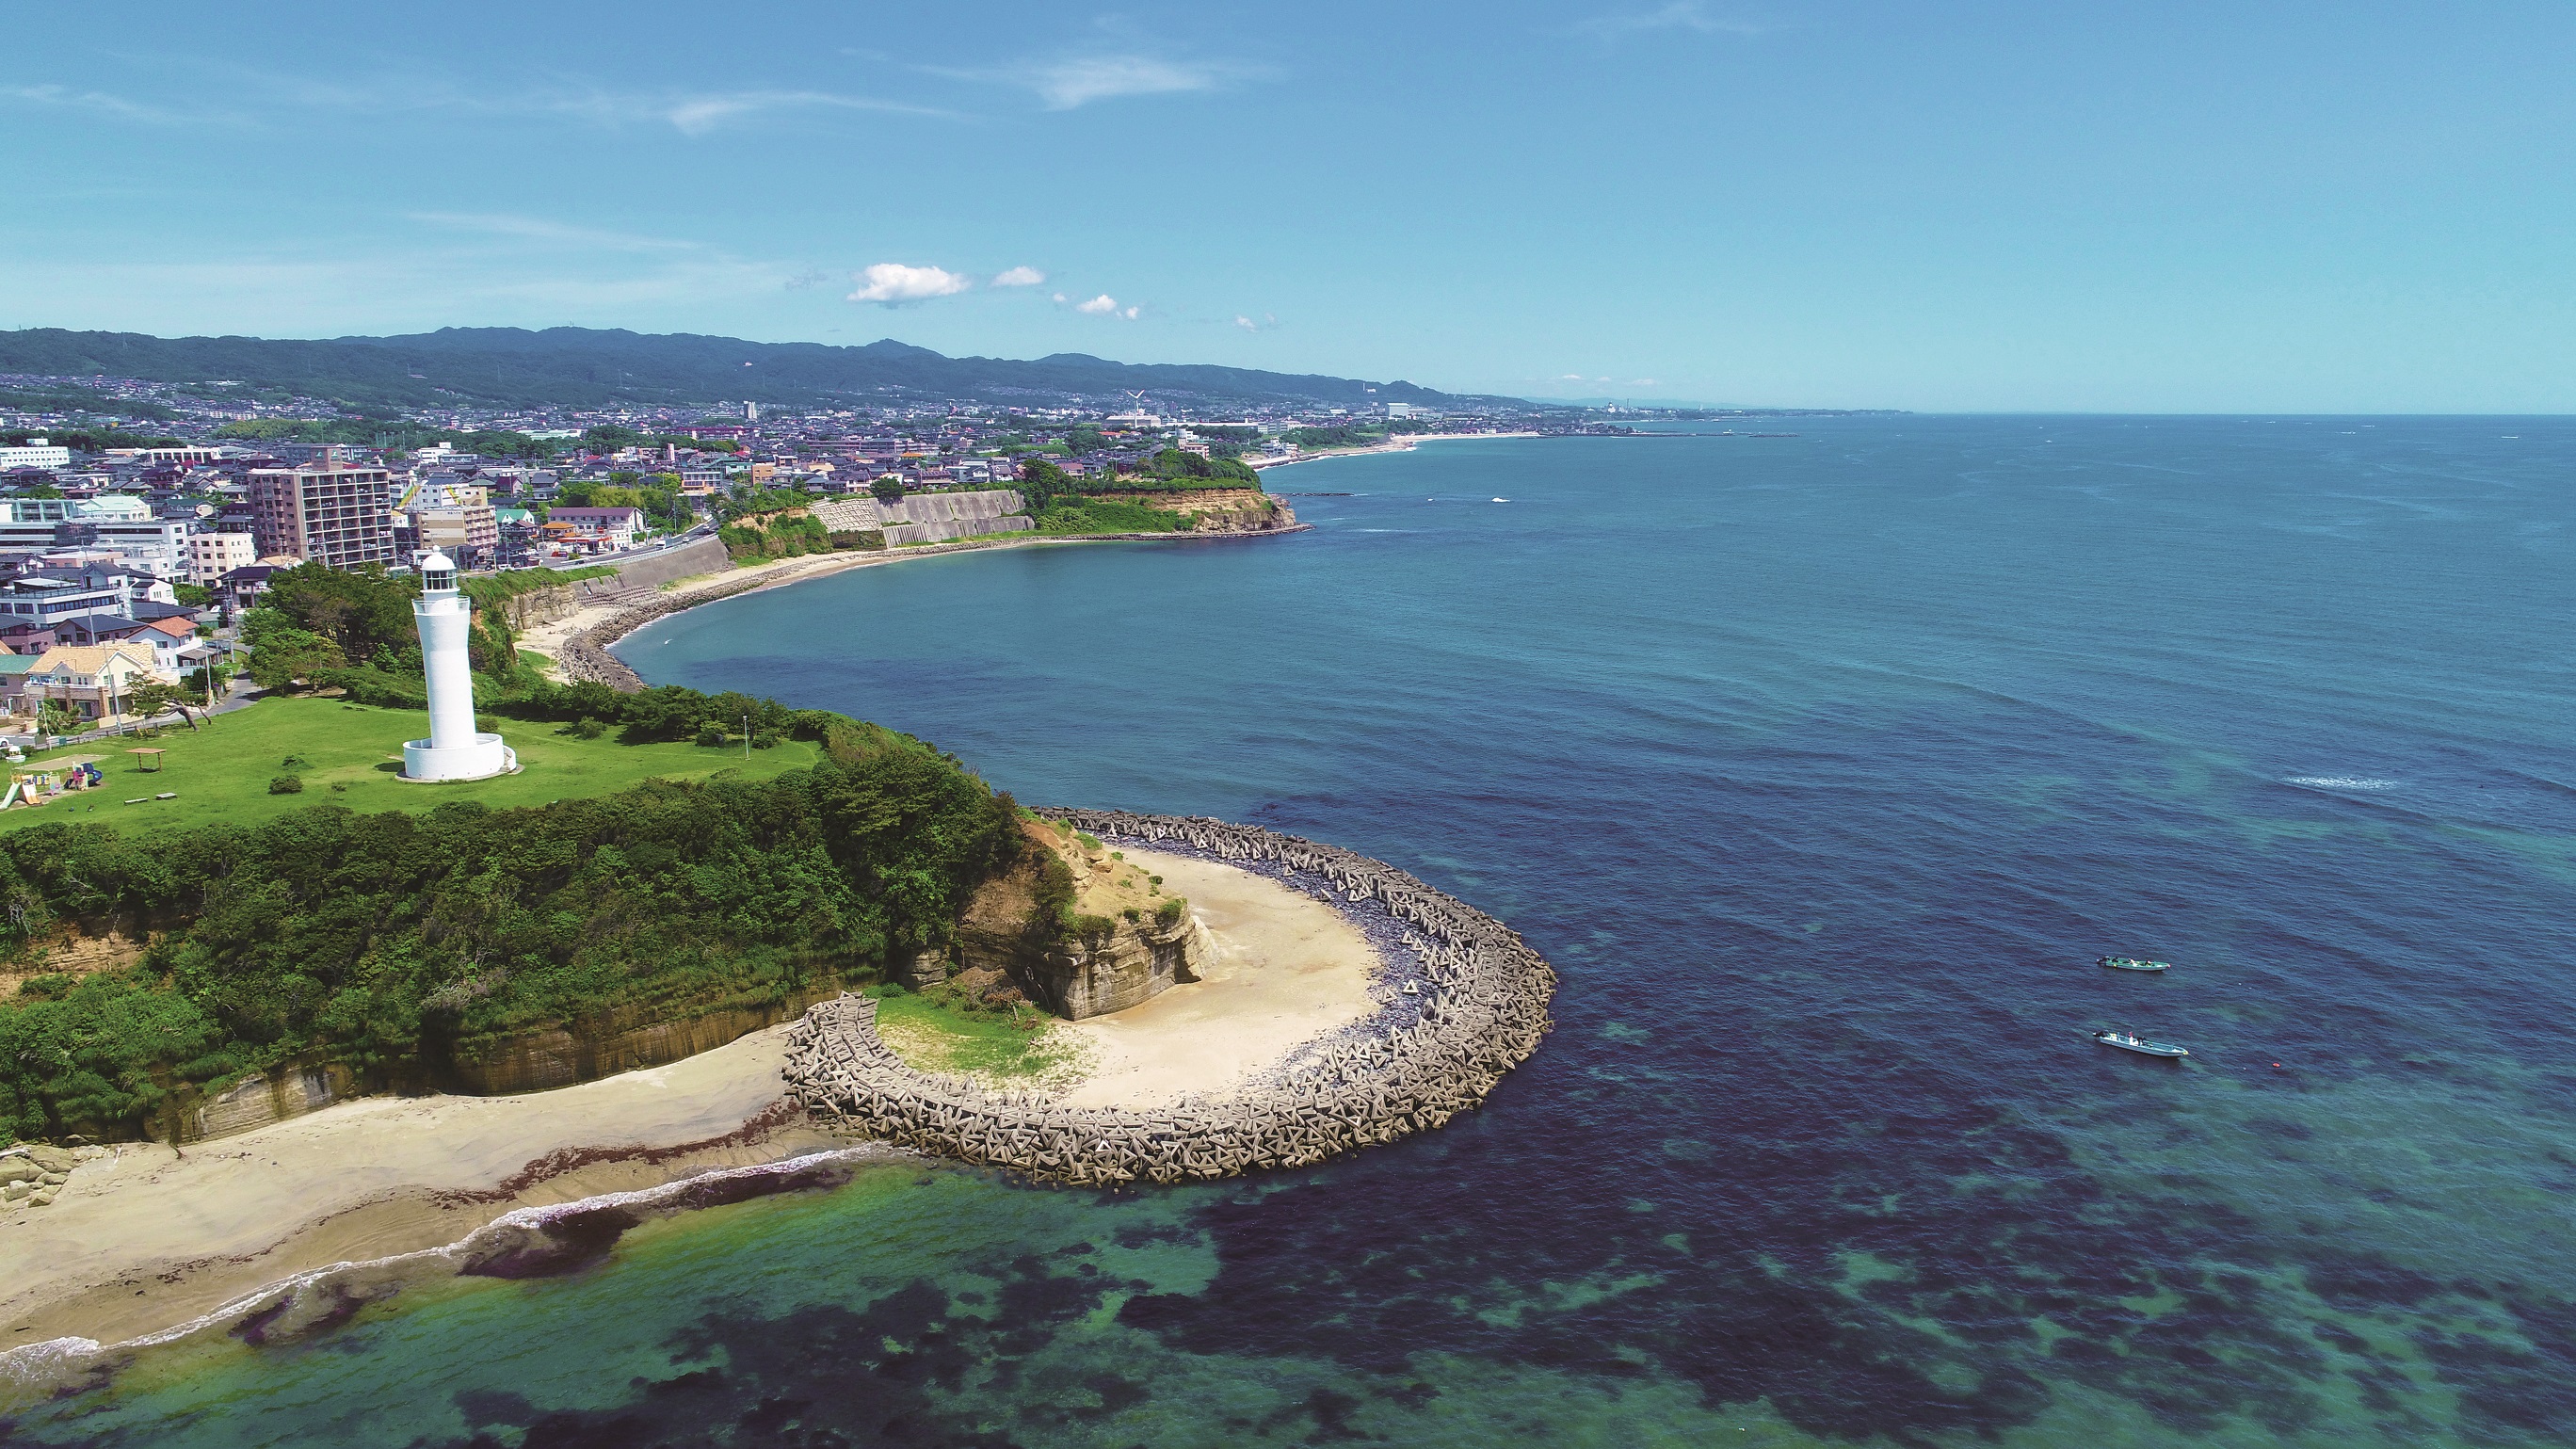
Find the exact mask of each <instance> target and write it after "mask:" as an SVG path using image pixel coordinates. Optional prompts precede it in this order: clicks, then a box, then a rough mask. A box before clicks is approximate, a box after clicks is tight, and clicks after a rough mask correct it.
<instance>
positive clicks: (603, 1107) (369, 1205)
mask: <svg viewBox="0 0 2576 1449" xmlns="http://www.w3.org/2000/svg"><path fill="white" fill-rule="evenodd" d="M786 1030H787V1028H786V1026H784V1025H780V1026H776V1027H772V1028H769V1029H768V1030H766V1031H761V1032H756V1033H754V1034H752V1035H750V1036H746V1037H743V1038H741V1039H739V1040H737V1041H735V1042H732V1043H731V1044H729V1045H726V1046H722V1047H719V1048H717V1049H715V1050H714V1051H710V1052H704V1053H701V1054H699V1055H697V1056H694V1057H690V1058H688V1059H686V1060H683V1061H678V1062H673V1063H671V1064H669V1065H668V1066H661V1067H654V1068H650V1069H648V1070H644V1071H635V1072H628V1073H625V1074H623V1075H620V1076H615V1077H608V1078H604V1079H602V1080H599V1081H595V1082H585V1083H583V1084H581V1085H579V1086H572V1087H564V1088H560V1089H558V1090H555V1091H551V1092H538V1093H532V1094H530V1095H527V1096H520V1097H452V1096H432V1097H366V1098H361V1099H358V1100H356V1101H352V1102H343V1103H340V1104H338V1105H335V1106H331V1107H326V1108H324V1109H322V1110H321V1111H318V1112H314V1113H311V1114H309V1115H307V1116H303V1117H297V1118H293V1119H291V1120H288V1121H285V1122H280V1123H276V1124H274V1125H272V1126H268V1127H263V1128H260V1129H258V1130H257V1131H253V1132H245V1133H242V1134H241V1135H239V1136H235V1137H224V1138H219V1139H217V1140H215V1141H212V1142H205V1143H199V1144H195V1145H192V1146H188V1147H185V1148H182V1149H180V1150H179V1151H177V1152H175V1153H174V1152H173V1151H172V1150H171V1149H170V1148H168V1147H166V1146H162V1145H160V1144H157V1143H132V1142H129V1143H120V1144H117V1145H116V1148H115V1156H114V1157H113V1158H110V1159H105V1160H101V1161H96V1162H89V1163H84V1164H82V1165H81V1166H80V1167H79V1168H78V1169H76V1170H75V1171H74V1172H73V1173H72V1174H71V1180H70V1182H68V1183H67V1184H66V1185H65V1186H64V1188H63V1191H62V1195H61V1196H60V1198H58V1199H57V1200H56V1201H55V1202H54V1203H53V1204H52V1205H51V1206H49V1207H42V1208H23V1207H22V1208H19V1209H17V1210H16V1211H13V1212H11V1213H9V1214H7V1215H6V1216H5V1217H0V1313H5V1314H6V1315H7V1316H6V1317H5V1318H0V1323H5V1325H6V1331H5V1334H0V1348H6V1347H11V1346H15V1345H18V1344H26V1343H36V1342H41V1341H43V1340H45V1339H49V1338H57V1337H63V1336H79V1337H84V1338H94V1339H97V1340H99V1341H101V1342H116V1341H119V1340H122V1339H127V1338H132V1337H134V1336H136V1335H139V1334H145V1333H151V1332H154V1331H157V1330H159V1329H163V1328H168V1327H171V1326H173V1325H175V1324H179V1323H184V1322H186V1321H188V1320H189V1319H191V1318H194V1317H196V1316H198V1315H200V1314H202V1313H205V1312H207V1311H209V1310H211V1309H213V1308H216V1307H219V1306H221V1305H222V1304H224V1303H225V1302H227V1301H229V1300H231V1299H233V1298H234V1297H237V1296H239V1295H241V1294H243V1293H247V1292H249V1291H251V1290H253V1289H255V1288H258V1287H260V1286H262V1285H264V1284H268V1283H273V1282H276V1281H278V1280H279V1279H281V1278H285V1277H287V1276H288V1275H290V1274H294V1273H298V1272H302V1271H304V1270H306V1269H309V1268H319V1267H324V1266H327V1265H329V1264H332V1263H339V1262H347V1261H353V1260H359V1259H367V1258H376V1257H384V1256H388V1255H391V1254H395V1253H403V1252H410V1251H414V1250H416V1249H421V1248H430V1247H436V1246H439V1245H440V1244H444V1243H451V1242H454V1241H456V1240H458V1239H460V1238H462V1237H464V1236H465V1235H466V1234H467V1233H470V1232H472V1231H473V1230H474V1229H475V1228H477V1227H480V1226H482V1225H483V1224H485V1223H488V1222H490V1221H492V1220H493V1219H494V1218H497V1217H499V1216H501V1215H502V1214H503V1213H506V1212H509V1211H511V1210H513V1209H515V1208H521V1207H529V1206H536V1205H541V1204H548V1203H559V1202H569V1201H572V1200H574V1199H577V1198H583V1197H591V1196H595V1195H597V1194H599V1193H603V1192H618V1191H625V1190H628V1189H632V1188H640V1187H651V1186H655V1185H658V1184H660V1183H663V1182H669V1181H672V1180H675V1179H678V1178H681V1177H685V1176H688V1175H690V1174H692V1173H694V1172H699V1171H703V1170H705V1169H707V1168H710V1167H730V1166H742V1165H747V1164H752V1163H760V1162H770V1161H775V1160H778V1159H781V1158H785V1157H790V1156H794V1155H796V1154H797V1153H799V1152H806V1151H812V1150H815V1149H816V1148H818V1147H823V1146H829V1145H833V1140H832V1139H829V1138H826V1137H824V1136H823V1135H822V1134H820V1133H816V1132H813V1131H811V1130H809V1129H806V1128H804V1127H803V1126H801V1125H789V1124H788V1123H787V1122H786V1121H785V1120H784V1119H785V1114H784V1113H783V1112H775V1111H773V1110H772V1108H773V1105H774V1104H776V1103H778V1102H779V1100H780V1087H781V1083H780V1080H779V1066H780V1063H781V1061H782V1060H783V1056H782V1051H781V1039H782V1037H783V1036H784V1035H785V1033H786Z"/></svg>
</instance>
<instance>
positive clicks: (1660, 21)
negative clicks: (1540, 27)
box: [1574, 0, 1763, 41]
mask: <svg viewBox="0 0 2576 1449" xmlns="http://www.w3.org/2000/svg"><path fill="white" fill-rule="evenodd" d="M1574 28H1575V29H1576V30H1578V31H1581V32H1583V33H1584V34H1586V35H1591V36H1595V37H1597V38H1599V39H1601V40H1604V41H1616V40H1623V39H1625V38H1627V37H1628V36H1631V35H1643V34H1647V33H1649V32H1651V31H1657V30H1690V31H1696V32H1698V33H1699V34H1701V35H1760V34H1761V33H1762V31H1763V27H1762V26H1759V25H1756V24H1754V23H1753V22H1752V21H1750V20H1737V19H1734V18H1732V17H1730V16H1716V15H1711V14H1709V13H1708V7H1707V6H1706V5H1704V4H1702V3H1701V0H1670V3H1668V4H1666V5H1664V6H1663V7H1661V8H1660V9H1655V10H1644V11H1629V12H1627V13H1624V14H1615V15H1596V16H1594V17H1593V18H1591V19H1590V20H1585V21H1580V22H1578V23H1577V24H1576V25H1575V27H1574Z"/></svg>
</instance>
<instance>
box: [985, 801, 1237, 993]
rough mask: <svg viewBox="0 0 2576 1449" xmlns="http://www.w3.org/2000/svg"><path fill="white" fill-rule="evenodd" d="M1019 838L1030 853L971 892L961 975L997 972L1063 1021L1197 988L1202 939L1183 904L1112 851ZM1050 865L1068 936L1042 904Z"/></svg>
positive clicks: (1043, 834) (1035, 832) (1048, 835)
mask: <svg viewBox="0 0 2576 1449" xmlns="http://www.w3.org/2000/svg"><path fill="white" fill-rule="evenodd" d="M1023 829H1024V830H1025V831H1026V833H1027V835H1028V838H1029V842H1030V845H1031V847H1032V848H1031V850H1030V851H1029V852H1028V854H1027V855H1026V856H1024V857H1023V858H1022V860H1021V861H1020V863H1019V864H1018V865H1017V866H1015V867H1013V868H1012V870H1011V872H1010V873H1009V874H1007V875H1003V876H998V877H996V878H994V879H993V880H990V881H987V882H986V883H985V884H984V886H983V888H982V889H980V890H978V891H977V892H976V893H975V898H974V901H973V902H972V903H971V904H970V905H969V906H968V907H967V911H966V916H965V919H964V920H963V921H961V922H960V923H959V925H958V935H957V958H958V964H959V966H960V967H961V968H962V969H964V970H968V971H974V970H991V971H1000V972H1002V973H1004V974H1006V975H1008V976H1009V977H1010V979H1011V980H1012V982H1013V983H1015V984H1016V985H1017V986H1018V987H1019V988H1020V990H1021V992H1022V993H1023V994H1025V995H1026V996H1027V997H1028V998H1029V999H1030V1000H1031V1001H1035V1002H1037V1003H1039V1004H1041V1005H1043V1006H1045V1007H1046V1008H1047V1009H1048V1010H1049V1011H1052V1012H1054V1013H1055V1014H1056V1015H1058V1016H1062V1017H1065V1018H1067V1019H1069V1020H1073V1021H1079V1020H1081V1019H1082V1018H1084V1017H1086V1016H1100V1015H1103V1014H1106V1013H1108V1012H1112V1011H1124V1010H1126V1009H1127V1008H1128V1007H1131V1006H1134V1005H1136V1004H1138V1003H1140V1002H1143V1001H1147V1000H1150V999H1152V998H1153V997H1154V996H1156V995H1158V994H1159V993H1161V992H1163V991H1165V990H1167V989H1169V988H1170V987H1173V986H1176V985H1178V984H1180V983H1181V982H1184V981H1196V980H1197V979H1198V975H1199V966H1200V965H1201V963H1203V962H1204V961H1205V960H1206V959H1207V941H1206V933H1205V932H1204V931H1202V930H1201V929H1200V928H1199V925H1198V922H1197V921H1196V919H1194V918H1193V917H1192V916H1191V915H1190V912H1189V903H1188V902H1186V901H1183V900H1182V899H1180V898H1179V897H1178V896H1172V895H1166V894H1164V893H1163V891H1162V889H1161V882H1159V881H1157V880H1155V879H1154V878H1153V877H1152V876H1151V874H1149V873H1148V872H1146V871H1145V870H1144V869H1143V868H1142V867H1139V866H1136V865H1133V864H1130V863H1129V862H1127V861H1125V860H1124V859H1121V858H1120V856H1119V855H1118V854H1117V853H1115V852H1111V851H1107V850H1100V849H1092V848H1089V847H1086V846H1085V845H1084V844H1083V843H1082V842H1081V840H1080V839H1079V838H1078V837H1076V836H1073V835H1072V834H1070V833H1068V832H1059V831H1057V830H1055V829H1053V828H1052V827H1049V826H1046V825H1043V824H1038V823H1034V822H1030V823H1026V824H1024V826H1023ZM1050 859H1052V860H1053V861H1055V862H1056V863H1058V864H1059V865H1060V866H1061V867H1062V868H1063V869H1064V871H1065V872H1066V873H1067V874H1069V875H1070V876H1071V878H1072V914H1073V917H1074V919H1075V922H1076V929H1075V930H1074V931H1073V932H1071V933H1070V934H1067V933H1065V932H1064V931H1063V930H1062V928H1061V927H1060V926H1059V925H1058V924H1057V922H1056V921H1055V920H1054V919H1053V917H1054V914H1055V913H1054V911H1053V910H1052V909H1051V907H1050V906H1049V905H1047V904H1045V903H1043V901H1042V898H1043V897H1044V896H1045V895H1046V894H1047V891H1046V887H1045V874H1046V867H1047V863H1048V861H1049V860H1050Z"/></svg>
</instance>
